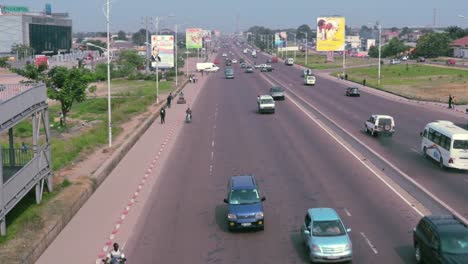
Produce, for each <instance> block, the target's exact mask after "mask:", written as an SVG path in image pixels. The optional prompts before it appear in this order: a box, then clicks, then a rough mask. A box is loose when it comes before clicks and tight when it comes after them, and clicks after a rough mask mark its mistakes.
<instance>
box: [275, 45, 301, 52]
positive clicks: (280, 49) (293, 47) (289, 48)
mask: <svg viewBox="0 0 468 264" xmlns="http://www.w3.org/2000/svg"><path fill="white" fill-rule="evenodd" d="M278 51H299V47H298V46H289V47H278Z"/></svg>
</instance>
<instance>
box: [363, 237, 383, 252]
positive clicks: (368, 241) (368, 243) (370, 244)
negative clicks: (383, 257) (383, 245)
mask: <svg viewBox="0 0 468 264" xmlns="http://www.w3.org/2000/svg"><path fill="white" fill-rule="evenodd" d="M361 236H362V237H363V238H364V240H365V241H366V243H367V245H368V246H369V247H370V248H371V250H372V251H373V252H374V254H376V255H377V254H379V251H378V250H377V248H376V247H375V246H374V245H373V244H372V242H371V241H370V239H369V238H368V237H367V236H366V234H364V232H361Z"/></svg>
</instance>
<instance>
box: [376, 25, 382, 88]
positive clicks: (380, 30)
mask: <svg viewBox="0 0 468 264" xmlns="http://www.w3.org/2000/svg"><path fill="white" fill-rule="evenodd" d="M381 52H382V24H380V22H379V76H378V80H377V83H378V85H380V67H381V64H382V62H381V61H380V60H381Z"/></svg>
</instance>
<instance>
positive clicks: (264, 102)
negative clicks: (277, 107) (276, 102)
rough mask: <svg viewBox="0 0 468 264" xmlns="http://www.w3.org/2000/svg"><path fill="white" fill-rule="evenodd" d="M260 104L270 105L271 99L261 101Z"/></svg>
mask: <svg viewBox="0 0 468 264" xmlns="http://www.w3.org/2000/svg"><path fill="white" fill-rule="evenodd" d="M260 103H262V104H272V103H273V99H262V100H261V101H260Z"/></svg>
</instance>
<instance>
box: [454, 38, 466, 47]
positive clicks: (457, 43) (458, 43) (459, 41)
mask: <svg viewBox="0 0 468 264" xmlns="http://www.w3.org/2000/svg"><path fill="white" fill-rule="evenodd" d="M452 46H468V36H466V37H463V38H459V39H456V40H454V41H452Z"/></svg>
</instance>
